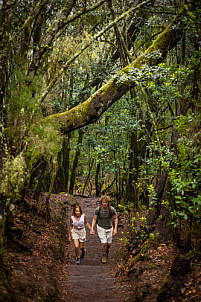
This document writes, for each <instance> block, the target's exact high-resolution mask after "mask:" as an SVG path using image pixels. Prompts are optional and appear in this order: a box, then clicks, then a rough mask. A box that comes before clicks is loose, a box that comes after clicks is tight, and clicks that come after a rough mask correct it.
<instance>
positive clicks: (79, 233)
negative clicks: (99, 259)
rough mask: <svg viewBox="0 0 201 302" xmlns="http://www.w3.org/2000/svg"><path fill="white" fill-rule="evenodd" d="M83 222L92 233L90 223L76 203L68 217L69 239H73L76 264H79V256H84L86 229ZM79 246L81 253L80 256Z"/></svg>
mask: <svg viewBox="0 0 201 302" xmlns="http://www.w3.org/2000/svg"><path fill="white" fill-rule="evenodd" d="M85 224H86V226H87V227H88V228H89V230H90V231H91V233H92V234H93V233H94V232H93V230H92V228H91V226H90V224H89V223H88V222H87V218H86V215H85V214H83V213H82V209H81V207H80V206H79V205H76V206H75V207H74V209H73V213H72V216H71V217H70V227H69V241H70V240H71V238H72V239H73V243H74V246H75V254H76V261H75V263H76V264H80V258H84V254H85V249H84V242H85V241H86V229H85ZM79 248H80V249H81V251H82V253H81V256H80V252H79Z"/></svg>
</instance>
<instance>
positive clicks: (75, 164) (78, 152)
mask: <svg viewBox="0 0 201 302" xmlns="http://www.w3.org/2000/svg"><path fill="white" fill-rule="evenodd" d="M83 136H84V132H83V130H79V137H78V146H77V150H76V152H75V157H74V161H73V167H72V172H71V178H70V188H69V193H70V194H73V189H74V185H75V178H76V170H77V166H78V161H79V157H80V146H79V145H81V144H82V139H83Z"/></svg>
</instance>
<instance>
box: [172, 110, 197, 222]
mask: <svg viewBox="0 0 201 302" xmlns="http://www.w3.org/2000/svg"><path fill="white" fill-rule="evenodd" d="M199 120H200V117H199V116H197V117H195V116H193V115H191V116H180V117H179V118H177V121H176V123H177V129H178V132H179V134H180V138H179V140H178V157H177V165H178V167H179V169H172V170H171V171H170V173H169V175H170V180H171V184H172V195H174V198H175V202H176V208H175V209H174V211H173V212H172V215H173V217H174V222H173V224H174V226H177V225H178V224H179V218H180V219H182V220H187V219H189V218H190V217H191V216H192V217H193V218H194V219H195V220H196V221H197V222H198V223H200V221H201V220H200V217H201V199H200V198H201V173H200V172H201V170H200V163H201V155H200V142H199V143H198V141H197V136H198V134H199V126H198V125H199Z"/></svg>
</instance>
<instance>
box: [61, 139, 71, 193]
mask: <svg viewBox="0 0 201 302" xmlns="http://www.w3.org/2000/svg"><path fill="white" fill-rule="evenodd" d="M70 139H71V133H68V134H67V135H65V136H64V146H63V168H64V186H65V190H64V191H65V192H68V182H69V169H70Z"/></svg>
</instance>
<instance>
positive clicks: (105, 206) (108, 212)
mask: <svg viewBox="0 0 201 302" xmlns="http://www.w3.org/2000/svg"><path fill="white" fill-rule="evenodd" d="M100 202H101V206H100V207H98V208H96V210H95V214H94V217H93V220H92V226H91V227H92V231H91V232H90V234H94V226H95V224H96V220H97V232H98V236H99V238H100V241H101V247H102V263H106V262H107V258H108V253H109V249H110V246H111V243H112V235H116V234H117V224H118V217H117V212H116V210H115V208H113V207H112V206H110V197H109V196H107V195H103V196H101V198H100ZM113 219H114V228H113V223H112V222H113Z"/></svg>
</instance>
